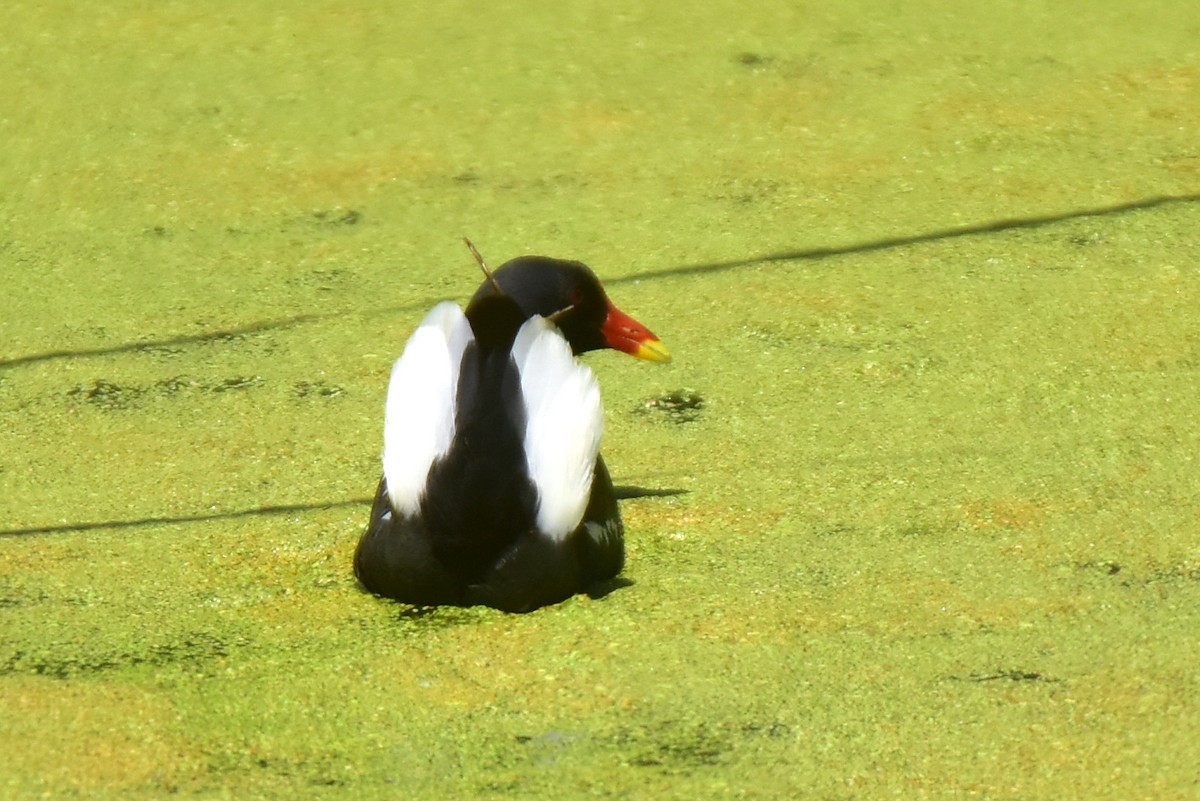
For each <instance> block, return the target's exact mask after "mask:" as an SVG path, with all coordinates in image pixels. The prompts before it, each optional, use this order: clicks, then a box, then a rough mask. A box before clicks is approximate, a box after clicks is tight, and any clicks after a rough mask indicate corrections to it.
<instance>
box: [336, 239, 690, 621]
mask: <svg viewBox="0 0 1200 801" xmlns="http://www.w3.org/2000/svg"><path fill="white" fill-rule="evenodd" d="M468 244H469V243H468ZM472 251H474V248H472ZM476 258H478V254H476ZM480 266H483V262H482V260H480ZM484 271H485V273H486V271H487V269H486V267H484ZM605 347H609V348H615V349H617V350H622V351H624V352H626V353H630V354H632V355H634V356H637V357H639V358H644V359H649V360H652V361H666V360H667V359H669V358H670V357H669V355H668V353H667V349H666V347H665V346H664V345H663V344H662V342H661V341H659V339H658V338H657V337H655V336H654V335H653V334H651V333H650V332H649V331H648V330H647V329H646V328H644V327H643V326H642V325H640V324H639V323H638V322H637V321H635V320H634V319H633V318H631V317H629V316H628V315H626V314H624V313H623V312H621V311H620V310H618V309H617V308H616V307H615V306H613V304H612V303H611V301H609V300H608V297H607V295H606V294H605V292H604V289H603V288H602V287H601V285H600V282H599V280H597V279H596V276H595V275H594V274H593V273H592V272H591V270H589V269H588V268H587V267H585V266H584V265H582V264H580V263H578V262H567V261H557V260H554V259H547V258H543V257H539V256H529V257H523V258H520V259H514V260H513V261H510V262H508V263H507V264H505V265H503V266H502V267H500V269H498V270H497V271H496V272H495V274H494V275H489V276H488V280H486V281H485V282H484V284H483V285H482V286H481V287H480V288H479V291H477V292H476V293H475V296H474V297H473V298H472V299H471V302H470V304H469V305H468V306H467V310H466V312H465V313H464V312H463V311H462V310H461V309H459V307H458V306H457V305H455V304H453V303H440V304H438V305H437V306H435V307H434V308H433V310H432V311H430V312H429V314H428V315H427V316H426V317H425V319H424V320H423V321H422V322H421V324H420V325H419V326H418V327H417V330H416V331H415V332H414V333H413V335H412V336H411V337H410V338H409V340H408V344H407V345H406V346H405V348H404V354H403V355H402V356H401V357H400V359H399V360H398V361H397V362H396V364H395V366H394V367H393V369H392V378H391V383H390V385H389V387H388V398H387V421H386V423H385V426H384V453H383V477H382V478H381V479H380V481H379V489H378V490H377V492H376V495H375V502H374V504H373V506H372V508H371V519H370V523H369V524H368V526H367V530H366V531H365V532H364V533H363V536H362V539H361V540H360V541H359V543H358V550H357V552H356V553H355V556H354V572H355V574H356V575H357V576H358V578H359V581H361V582H362V584H363V586H364V587H365V588H366V589H368V590H370V591H371V592H374V593H376V594H378V595H383V596H387V597H390V598H396V599H398V600H401V601H405V602H407V603H412V604H420V605H440V604H452V605H464V606H465V605H474V604H485V605H487V606H493V607H496V608H498V609H504V610H508V611H513V612H522V611H528V610H531V609H535V608H537V607H539V606H544V605H546V604H551V603H557V602H558V601H561V600H563V599H565V598H567V597H569V596H571V595H573V594H575V593H577V592H580V591H581V590H583V589H585V588H586V587H587V586H588V585H590V584H593V583H595V582H597V581H600V580H603V579H608V578H611V577H613V576H615V575H616V574H617V573H619V572H620V570H621V567H622V565H623V563H624V560H625V549H624V539H623V528H622V525H621V515H620V512H619V510H618V509H617V501H616V497H615V495H614V494H613V486H612V480H611V479H610V478H609V475H608V469H607V468H606V467H605V465H604V460H603V459H602V458H600V456H599V446H600V434H601V431H602V429H603V411H602V408H601V405H600V391H599V387H598V386H597V384H596V379H595V377H594V376H593V375H592V373H591V371H590V370H588V369H587V368H586V367H584V366H583V365H581V364H578V363H577V362H576V361H575V359H574V356H573V354H576V353H581V352H584V351H588V350H595V349H599V348H605Z"/></svg>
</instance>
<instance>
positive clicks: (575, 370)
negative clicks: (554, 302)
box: [512, 316, 604, 542]
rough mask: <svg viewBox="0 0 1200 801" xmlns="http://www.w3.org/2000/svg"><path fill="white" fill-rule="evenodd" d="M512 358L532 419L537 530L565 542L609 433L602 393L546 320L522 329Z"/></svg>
mask: <svg viewBox="0 0 1200 801" xmlns="http://www.w3.org/2000/svg"><path fill="white" fill-rule="evenodd" d="M512 354H513V361H514V362H515V363H516V365H517V371H518V372H519V374H520V376H521V395H522V397H523V398H524V400H525V411H526V413H527V416H528V422H527V424H526V427H525V458H526V460H527V461H528V463H529V474H530V476H531V477H532V478H533V483H534V485H535V486H536V487H537V491H538V514H537V525H538V530H539V531H541V532H542V533H543V534H545V535H546V536H548V537H550V538H551V539H553V540H555V541H556V542H561V541H562V540H563V539H564V538H565V537H566V536H567V535H568V534H570V533H571V532H572V531H574V530H575V529H576V528H578V526H579V521H580V520H581V519H583V512H584V509H585V508H586V507H587V502H588V498H589V497H590V495H591V490H592V473H593V471H594V470H595V466H596V453H597V451H599V450H600V435H601V433H603V431H604V410H603V408H602V407H601V405H600V387H599V385H597V383H596V378H595V376H593V375H592V371H591V370H589V369H588V368H586V367H584V366H583V365H582V364H579V363H578V362H576V361H575V357H574V356H572V355H571V346H570V345H568V344H567V341H566V340H565V339H563V336H562V334H561V333H559V330H558V329H557V328H556V327H554V326H553V325H552V324H550V323H549V322H547V321H546V320H545V319H543V318H541V317H537V316H534V317H531V318H529V319H528V320H526V321H525V323H524V325H522V326H521V330H520V331H518V332H517V338H516V340H515V341H514V342H513V349H512Z"/></svg>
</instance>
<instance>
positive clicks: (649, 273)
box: [0, 194, 1200, 369]
mask: <svg viewBox="0 0 1200 801" xmlns="http://www.w3.org/2000/svg"><path fill="white" fill-rule="evenodd" d="M1196 202H1200V194H1188V195H1157V196H1154V197H1148V198H1142V199H1140V200H1132V201H1129V202H1128V203H1118V204H1116V205H1112V206H1098V207H1095V208H1090V209H1075V210H1073V211H1065V212H1060V213H1058V214H1045V215H1039V216H1031V217H1014V218H1010V219H1004V220H993V221H991V222H985V223H977V224H975V225H964V226H958V227H955V228H943V229H939V230H936V231H927V232H925V233H919V234H909V235H905V236H892V237H883V238H880V239H873V240H870V241H867V242H859V243H857V244H853V245H842V246H836V247H817V248H806V249H802V250H785V251H780V252H778V253H768V254H766V255H762V256H751V257H749V258H745V259H732V260H728V261H718V262H710V263H704V264H686V265H681V266H676V267H666V268H663V269H661V270H645V271H642V272H638V273H632V274H630V275H626V276H622V277H619V278H611V279H608V280H607V281H605V283H606V284H608V285H614V284H626V283H633V282H637V281H649V280H654V279H657V278H669V277H674V276H686V275H705V274H708V273H716V272H723V271H725V270H733V269H737V268H739V267H750V266H753V265H758V264H770V263H772V262H788V261H817V260H820V259H826V258H831V257H834V256H846V255H850V254H855V253H871V252H873V251H879V250H889V249H892V248H901V247H907V246H910V245H919V244H924V243H927V242H939V241H943V240H948V239H957V238H960V237H969V236H983V235H986V234H996V233H1004V232H1006V231H1015V230H1022V229H1033V228H1042V227H1046V226H1050V225H1055V224H1057V223H1061V222H1068V221H1070V220H1078V219H1083V218H1088V217H1117V216H1121V215H1124V214H1129V213H1131V212H1136V211H1143V210H1146V209H1153V208H1158V207H1160V206H1170V205H1176V204H1185V203H1196ZM430 303H432V301H431V300H426V301H417V302H413V303H406V304H403V305H400V306H389V307H386V308H373V309H372V310H371V313H372V314H374V315H378V314H395V313H399V312H410V311H415V310H419V309H424V308H427V307H428V306H429V305H430ZM345 316H346V315H345V313H344V312H333V313H326V314H300V315H294V316H291V317H283V318H280V319H277V320H264V321H261V322H257V323H248V324H246V325H244V326H237V327H234V328H224V329H219V330H216V331H208V332H205V333H202V334H188V335H186V336H177V337H164V338H162V339H156V340H149V341H143V342H130V343H124V344H121V345H112V346H109V347H103V348H76V349H70V348H64V349H61V350H53V351H45V352H43V353H34V354H29V355H27V356H17V357H14V358H11V359H0V369H4V368H6V367H9V368H11V367H18V366H21V365H26V364H34V363H37V362H45V361H52V360H55V359H81V358H88V357H92V356H108V355H112V354H117V353H143V352H153V351H155V350H157V349H161V348H165V347H172V346H179V345H197V344H206V343H211V342H217V341H220V340H223V339H230V338H232V337H237V336H240V335H245V334H257V333H262V332H264V331H273V330H282V329H287V328H294V327H296V326H300V325H307V324H309V323H315V322H321V321H324V320H328V319H335V318H344V317H345Z"/></svg>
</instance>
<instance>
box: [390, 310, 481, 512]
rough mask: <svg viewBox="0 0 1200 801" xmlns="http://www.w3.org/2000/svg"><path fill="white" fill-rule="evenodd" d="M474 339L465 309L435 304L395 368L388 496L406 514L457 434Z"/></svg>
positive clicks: (392, 380)
mask: <svg viewBox="0 0 1200 801" xmlns="http://www.w3.org/2000/svg"><path fill="white" fill-rule="evenodd" d="M473 339H474V335H473V334H472V332H471V325H470V323H468V322H467V318H466V316H465V315H464V314H463V312H462V309H460V308H459V307H458V306H457V305H455V304H453V303H450V302H448V301H447V302H444V303H439V304H438V305H436V306H434V307H433V309H432V310H431V311H430V312H429V314H427V315H425V319H424V320H422V321H421V324H420V325H419V326H417V330H416V331H414V332H413V334H412V336H411V337H409V338H408V343H407V344H406V345H405V346H404V353H403V354H402V355H401V356H400V358H399V359H397V360H396V364H395V365H394V366H393V367H392V378H391V382H390V383H389V384H388V394H387V411H386V415H387V417H386V420H385V421H384V425H383V475H384V478H386V479H387V488H388V499H389V500H390V501H391V502H392V508H393V509H395V510H396V511H397V512H399V513H400V514H402V515H405V516H411V515H413V514H415V513H416V511H417V509H418V506H419V504H420V501H421V495H422V493H423V492H424V490H425V479H426V478H427V477H428V476H429V467H430V465H432V464H433V462H434V460H435V459H437V458H438V457H440V456H444V455H445V454H446V451H447V450H449V449H450V442H451V440H453V439H454V409H455V401H456V400H457V397H458V373H459V368H460V367H461V365H462V357H463V351H464V350H465V349H466V347H467V345H468V343H470V342H471V341H472V340H473Z"/></svg>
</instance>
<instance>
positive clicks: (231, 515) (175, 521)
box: [0, 498, 371, 537]
mask: <svg viewBox="0 0 1200 801" xmlns="http://www.w3.org/2000/svg"><path fill="white" fill-rule="evenodd" d="M370 505H371V499H370V498H351V499H350V500H348V501H329V502H326V503H289V504H279V505H273V506H258V507H255V508H253V509H241V510H238V511H235V512H214V513H212V514H194V515H174V516H162V517H142V518H137V519H134V520H100V521H95V522H90V523H60V524H58V525H54V526H31V527H29V528H9V529H0V537H18V536H21V535H23V534H58V533H67V532H71V533H78V532H82V531H96V530H99V529H129V528H147V527H149V526H171V525H179V524H183V523H206V522H208V521H210V520H236V519H238V518H242V517H272V516H275V515H287V514H293V513H295V512H312V511H318V510H325V509H338V508H341V507H351V506H361V507H369V506H370Z"/></svg>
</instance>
